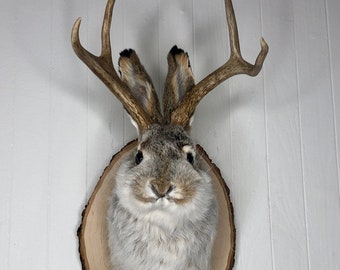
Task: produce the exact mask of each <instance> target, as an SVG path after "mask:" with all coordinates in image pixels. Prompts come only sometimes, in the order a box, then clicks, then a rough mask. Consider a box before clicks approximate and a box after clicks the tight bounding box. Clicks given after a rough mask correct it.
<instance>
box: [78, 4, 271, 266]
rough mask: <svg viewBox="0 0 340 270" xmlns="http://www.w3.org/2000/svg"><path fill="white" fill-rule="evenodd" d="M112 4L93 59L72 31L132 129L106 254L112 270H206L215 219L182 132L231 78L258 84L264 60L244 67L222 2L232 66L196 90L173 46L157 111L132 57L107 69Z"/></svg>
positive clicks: (206, 181)
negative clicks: (134, 141) (133, 139)
mask: <svg viewBox="0 0 340 270" xmlns="http://www.w3.org/2000/svg"><path fill="white" fill-rule="evenodd" d="M114 2H115V1H114V0H108V3H107V6H106V10H105V16H104V21H103V26H102V37H101V38H102V51H101V55H100V56H95V55H93V54H91V53H90V52H88V51H87V50H85V49H84V48H83V47H82V45H81V44H80V41H79V27H80V19H78V20H77V21H76V22H75V25H74V27H73V31H72V45H73V48H74V50H75V52H76V54H77V55H78V57H79V58H80V59H81V60H82V61H83V62H84V63H85V64H86V65H87V66H88V67H89V68H90V69H91V70H92V71H93V72H94V73H95V74H96V75H97V76H98V77H99V78H100V79H101V80H102V81H103V83H104V84H105V85H106V86H107V87H108V88H109V90H110V91H111V92H112V93H113V94H114V95H115V96H116V97H117V98H118V99H119V100H120V102H121V103H122V104H123V105H124V108H125V109H126V111H127V112H128V114H129V115H130V116H131V118H132V121H133V123H134V125H135V126H136V127H137V129H138V134H139V140H138V146H137V149H136V150H135V151H134V152H133V154H131V155H130V156H129V157H128V158H127V159H126V160H124V161H122V164H121V166H120V168H119V170H118V173H117V175H116V179H115V180H116V186H115V188H114V191H113V194H112V199H111V200H110V206H109V209H108V214H107V222H108V240H107V241H108V247H109V248H110V258H111V262H112V265H113V267H114V269H123V270H129V269H133V270H136V269H141V270H153V269H157V270H158V269H162V270H175V269H177V270H181V269H183V270H184V269H186V270H189V269H202V270H203V269H204V270H207V269H210V267H211V266H210V260H211V253H212V246H213V242H214V237H215V233H216V224H217V218H218V210H217V203H216V198H215V194H214V191H213V189H212V185H211V179H210V177H209V176H208V174H207V173H206V172H205V171H204V169H203V168H202V166H201V162H200V158H199V154H197V149H196V147H195V144H194V143H193V141H192V140H191V139H190V137H189V135H188V132H189V129H190V125H191V118H192V116H193V114H194V111H195V108H196V106H197V105H198V103H199V102H200V101H201V99H202V98H203V97H204V96H205V95H206V94H207V93H208V92H210V91H211V90H212V89H214V88H215V87H216V86H217V85H219V84H220V83H222V82H223V81H225V80H226V79H228V78H230V77H231V76H234V75H236V74H248V75H250V76H256V75H257V74H258V73H259V72H260V70H261V68H262V64H263V62H264V59H265V57H266V55H267V52H268V46H267V44H266V42H265V41H264V39H263V38H261V51H260V53H259V55H258V57H257V59H256V62H255V64H254V65H252V64H250V63H248V62H246V61H245V60H243V58H242V56H241V52H240V45H239V38H238V32H237V25H236V19H235V15H234V10H233V6H232V2H231V0H225V8H226V18H227V24H228V28H229V40H230V58H229V59H228V60H227V61H226V63H225V64H224V65H222V66H221V67H220V68H218V69H216V70H215V71H214V72H212V73H211V74H209V75H208V76H207V77H205V78H204V79H203V80H202V81H200V82H198V83H197V84H195V83H194V78H193V75H192V71H191V68H190V63H189V58H188V54H187V53H185V52H184V51H183V50H182V49H179V48H177V46H174V47H173V48H172V49H171V50H170V52H169V54H168V74H167V77H166V82H165V89H164V95H163V110H161V106H160V103H159V100H158V96H157V94H156V91H155V90H154V87H153V84H152V81H151V79H150V77H149V75H148V74H147V72H146V71H145V69H144V67H143V66H142V64H141V63H140V61H139V58H138V56H137V54H136V53H135V51H134V50H132V49H129V50H124V51H122V52H121V53H120V59H119V71H120V75H121V76H119V75H118V74H117V72H116V70H115V68H114V66H113V62H112V57H111V46H110V26H111V19H112V12H113V6H114Z"/></svg>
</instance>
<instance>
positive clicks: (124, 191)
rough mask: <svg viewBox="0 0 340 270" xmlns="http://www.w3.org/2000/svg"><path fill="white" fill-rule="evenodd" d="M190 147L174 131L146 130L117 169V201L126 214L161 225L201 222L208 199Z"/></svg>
mask: <svg viewBox="0 0 340 270" xmlns="http://www.w3.org/2000/svg"><path fill="white" fill-rule="evenodd" d="M200 167H201V166H200V160H199V157H198V156H197V153H196V149H195V145H194V143H193V141H192V140H191V139H190V138H189V137H188V135H187V134H186V132H185V131H184V130H183V128H181V127H179V126H162V125H158V124H155V125H152V126H151V127H150V128H149V129H147V130H146V131H144V132H143V133H142V134H141V136H140V140H139V144H138V147H137V149H136V151H134V152H133V153H132V154H131V155H130V157H129V158H128V159H127V160H126V162H125V163H124V164H123V165H122V166H121V168H120V170H119V172H118V175H117V178H116V182H117V187H116V194H117V196H118V198H119V201H120V203H121V204H122V205H124V207H126V208H127V209H128V210H129V211H130V212H131V213H133V214H134V215H136V216H139V217H142V218H144V219H149V220H150V221H151V222H153V223H157V224H159V225H162V226H167V227H169V228H170V227H175V226H178V223H179V222H181V221H183V220H184V219H187V220H189V221H190V222H195V221H196V220H199V219H202V216H203V215H204V214H205V213H206V211H207V208H208V207H211V205H210V203H209V201H210V200H211V198H213V194H212V188H211V183H210V178H209V177H208V176H207V174H206V173H205V172H204V171H203V170H202V169H201V168H200Z"/></svg>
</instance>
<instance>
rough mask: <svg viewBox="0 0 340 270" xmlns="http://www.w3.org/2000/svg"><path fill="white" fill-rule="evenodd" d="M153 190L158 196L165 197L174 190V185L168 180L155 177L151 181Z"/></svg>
mask: <svg viewBox="0 0 340 270" xmlns="http://www.w3.org/2000/svg"><path fill="white" fill-rule="evenodd" d="M150 186H151V190H152V192H153V193H154V194H155V195H156V196H157V197H158V198H163V197H165V195H167V194H169V193H170V192H171V191H172V190H173V188H174V187H173V186H172V185H171V184H170V182H169V181H167V180H162V179H161V180H160V179H158V180H157V179H155V180H152V181H151V182H150Z"/></svg>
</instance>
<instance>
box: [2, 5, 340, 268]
mask: <svg viewBox="0 0 340 270" xmlns="http://www.w3.org/2000/svg"><path fill="white" fill-rule="evenodd" d="M105 2H106V1H105V0H97V1H94V0H68V1H57V0H48V1H46V0H44V1H43V0H31V1H24V0H18V1H10V0H2V1H0V37H1V42H0V58H1V61H0V192H1V194H0V195H1V196H0V239H1V241H0V254H1V255H0V258H1V259H0V269H5V270H19V269H20V270H26V269H27V270H31V269H35V270H46V269H48V270H60V269H65V270H76V269H81V266H80V262H79V257H78V241H77V236H76V230H77V228H78V226H79V225H80V217H81V212H82V210H83V208H84V205H85V203H86V202H87V201H88V198H89V196H90V195H91V193H92V191H93V189H94V187H95V184H96V183H97V181H98V179H99V177H100V176H101V174H102V173H103V170H104V168H105V167H106V166H107V165H108V164H109V162H110V159H111V157H112V155H113V154H114V153H116V152H117V151H119V150H120V149H121V148H122V147H123V146H124V145H125V144H126V143H127V142H129V141H130V140H132V139H133V138H135V137H136V132H135V130H134V128H133V127H132V126H131V124H130V123H129V119H128V118H127V117H126V115H125V114H124V111H123V108H122V106H121V105H120V104H119V102H118V101H117V100H116V99H115V98H114V97H113V96H112V94H111V93H110V92H109V91H107V90H106V89H105V86H103V84H102V83H101V82H100V81H99V80H98V79H97V78H96V77H95V76H93V75H92V73H90V72H89V71H87V68H86V67H85V66H84V65H83V64H82V63H81V62H80V61H79V60H78V59H77V57H76V56H75V54H74V52H73V51H72V48H71V44H70V31H71V28H72V25H73V22H74V20H75V19H76V18H77V17H79V16H81V17H83V25H82V27H84V28H83V29H82V31H81V38H82V40H83V41H84V44H85V45H86V47H87V48H89V49H90V50H91V51H94V52H99V40H100V27H101V22H102V14H103V11H104V8H105ZM234 7H235V12H236V17H237V19H238V24H239V32H240V42H241V50H242V53H243V55H244V57H245V58H246V59H254V58H255V57H256V55H257V53H258V50H259V49H260V48H259V38H260V36H262V35H263V36H264V37H265V38H266V40H267V42H268V44H269V46H270V51H269V54H268V58H267V59H266V62H265V64H264V72H261V73H260V75H259V76H258V77H256V78H249V77H246V76H238V77H234V78H232V79H231V80H230V81H229V82H226V83H224V84H222V85H221V86H220V87H218V88H217V89H216V90H215V91H213V92H212V93H210V94H209V95H208V96H207V97H206V98H205V99H204V100H203V101H202V103H201V104H200V105H199V106H198V109H197V112H196V117H195V122H194V127H193V129H192V135H193V137H194V138H195V139H196V140H197V142H198V143H200V144H201V145H202V146H203V147H204V149H205V150H206V151H207V153H208V154H209V156H210V157H211V158H212V160H213V162H215V163H216V164H217V166H218V167H219V168H220V169H221V172H222V176H223V178H224V179H225V180H226V182H227V184H228V186H229V188H230V190H231V199H232V202H233V204H234V208H235V219H236V229H237V235H238V237H237V240H236V241H237V245H236V247H237V250H236V261H235V266H234V269H236V270H247V269H250V270H287V269H289V270H291V269H292V270H307V269H327V270H333V269H340V230H339V228H340V196H339V155H340V152H339V134H340V63H339V60H338V59H340V35H339V25H340V21H339V20H340V16H339V14H340V13H339V12H340V1H338V0H325V1H316V0H312V1H310V0H287V1H283V0H234ZM112 40H113V44H112V45H113V57H114V59H113V60H114V62H115V63H117V59H118V54H119V52H120V51H121V50H123V49H124V48H130V47H131V48H134V49H136V51H137V52H138V53H139V55H140V58H141V61H142V62H143V64H144V65H145V67H146V68H147V70H148V71H149V73H150V75H151V77H152V78H153V80H154V83H155V87H156V88H157V89H159V92H162V88H163V82H164V79H165V74H166V68H167V64H166V55H167V53H168V51H169V49H170V48H171V47H172V46H173V45H174V44H175V43H176V44H177V45H178V46H180V47H182V48H184V49H185V50H187V51H188V52H189V55H190V58H191V64H192V67H193V71H194V74H195V77H196V80H200V79H202V78H203V77H204V76H205V75H206V74H207V73H209V72H211V71H213V70H214V69H215V68H216V67H217V66H219V65H221V64H222V63H223V62H224V61H225V59H226V58H227V57H228V40H227V32H226V25H225V21H224V12H223V1H222V0H209V1H207V0H162V1H160V0H117V6H116V12H115V14H114V16H113V29H112Z"/></svg>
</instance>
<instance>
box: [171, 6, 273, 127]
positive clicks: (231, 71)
mask: <svg viewBox="0 0 340 270" xmlns="http://www.w3.org/2000/svg"><path fill="white" fill-rule="evenodd" d="M225 10H226V18H227V24H228V30H229V42H230V58H229V60H228V61H227V62H226V63H225V64H224V65H222V66H221V67H220V68H218V69H217V70H215V71H214V72H212V73H210V74H209V75H208V76H206V77H205V78H204V79H203V80H202V81H200V82H199V83H198V84H196V85H195V86H194V87H193V88H192V89H191V90H190V91H188V92H187V93H186V95H185V96H184V97H183V99H182V102H181V103H180V105H179V106H178V107H177V108H176V109H175V110H174V111H173V113H172V115H171V123H172V124H177V125H181V126H187V125H188V124H189V121H190V117H191V116H192V115H193V113H194V111H195V108H196V106H197V105H198V103H199V102H200V101H201V100H202V98H203V97H204V96H205V95H206V94H208V93H209V92H210V91H211V90H212V89H214V88H215V87H216V86H217V85H219V84H220V83H222V82H223V81H225V80H226V79H228V78H230V77H232V76H234V75H237V74H247V75H249V76H256V75H257V74H258V73H259V72H260V70H261V69H262V65H263V62H264V60H265V58H266V56H267V53H268V49H269V48H268V45H267V43H266V42H265V40H264V39H263V38H261V40H260V44H261V51H260V53H259V54H258V56H257V58H256V61H255V64H254V65H252V64H250V63H248V62H247V61H245V60H244V59H243V58H242V55H241V50H240V44H239V37H238V30H237V24H236V19H235V13H234V9H233V5H232V2H231V0H225Z"/></svg>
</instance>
